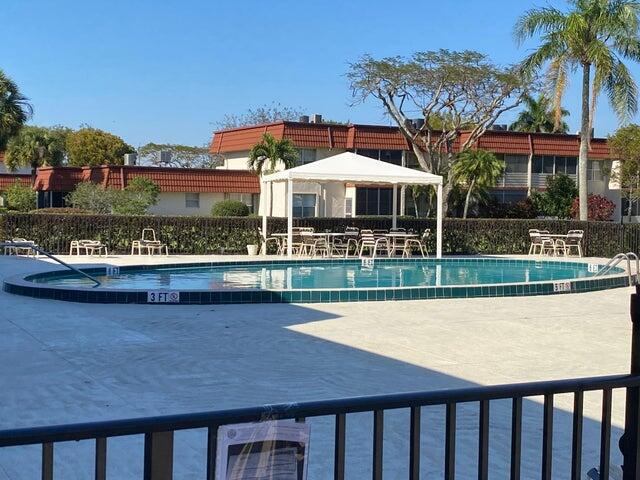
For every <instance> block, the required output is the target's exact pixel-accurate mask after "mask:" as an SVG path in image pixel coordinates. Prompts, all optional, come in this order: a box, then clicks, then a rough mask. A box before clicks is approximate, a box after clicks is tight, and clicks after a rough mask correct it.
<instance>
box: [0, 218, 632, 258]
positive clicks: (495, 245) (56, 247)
mask: <svg viewBox="0 0 640 480" xmlns="http://www.w3.org/2000/svg"><path fill="white" fill-rule="evenodd" d="M260 224H261V220H260V218H257V217H239V218H230V217H226V218H213V217H153V216H120V215H58V214H13V213H12V214H4V215H0V240H9V239H12V238H16V237H19V238H26V239H29V240H34V241H36V242H37V243H38V244H39V245H40V246H41V247H43V248H44V249H45V250H47V251H49V252H51V253H54V254H64V253H68V252H69V245H70V243H71V241H72V240H80V239H95V240H100V241H102V242H103V243H105V244H106V245H107V246H108V247H109V251H110V252H113V253H128V252H129V251H130V250H131V242H132V241H133V240H137V239H139V238H140V235H141V232H142V229H143V228H154V229H155V230H156V232H157V234H158V236H159V237H160V238H161V239H162V241H163V243H166V244H167V245H169V249H170V251H171V252H172V253H175V254H198V255H204V254H220V253H232V254H238V253H241V254H246V252H247V251H246V245H247V244H250V243H258V227H259V226H260ZM294 224H295V225H298V226H311V227H314V228H316V230H318V231H325V230H330V231H344V228H345V227H346V226H356V227H359V228H389V227H390V226H391V219H390V218H389V217H357V218H300V219H295V221H294ZM398 226H401V227H405V228H411V229H414V230H416V231H422V230H424V229H425V228H431V229H432V230H433V229H435V220H433V219H415V218H410V217H403V218H400V219H399V220H398ZM530 228H537V229H543V230H549V231H551V232H553V233H566V232H567V231H568V230H572V229H581V230H584V232H585V235H584V241H583V247H584V251H585V254H586V255H587V256H597V257H612V256H613V255H615V254H617V253H620V252H629V251H632V252H640V224H624V225H622V224H617V223H612V222H577V221H570V220H518V219H467V220H463V219H459V218H447V219H445V220H444V225H443V251H444V253H445V254H458V255H460V254H462V255H469V254H523V253H527V250H528V248H529V243H530V239H529V234H528V230H529V229H530ZM285 230H286V219H283V218H271V219H269V231H270V232H282V231H285ZM430 241H431V242H432V245H430V248H429V250H430V251H435V235H432V237H431V239H430Z"/></svg>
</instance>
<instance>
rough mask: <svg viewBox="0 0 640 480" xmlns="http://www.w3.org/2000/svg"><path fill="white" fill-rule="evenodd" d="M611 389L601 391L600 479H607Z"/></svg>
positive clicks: (609, 451)
mask: <svg viewBox="0 0 640 480" xmlns="http://www.w3.org/2000/svg"><path fill="white" fill-rule="evenodd" d="M610 448H611V389H610V388H605V389H604V390H603V391H602V420H601V423H600V478H603V479H604V478H609V465H610V457H611V455H610V453H611V450H610Z"/></svg>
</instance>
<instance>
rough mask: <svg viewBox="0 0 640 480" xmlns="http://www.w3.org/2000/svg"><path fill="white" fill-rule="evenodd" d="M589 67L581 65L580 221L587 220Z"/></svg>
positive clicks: (589, 133)
mask: <svg viewBox="0 0 640 480" xmlns="http://www.w3.org/2000/svg"><path fill="white" fill-rule="evenodd" d="M590 73H591V65H590V64H588V63H583V64H582V117H581V122H580V154H579V156H578V198H579V200H580V220H581V221H586V220H588V219H589V209H588V204H587V202H588V197H589V184H588V180H587V162H588V159H589V141H590V137H591V132H590V131H589V127H590V125H589V123H590V122H589V95H590V89H589V84H590V81H591V79H590Z"/></svg>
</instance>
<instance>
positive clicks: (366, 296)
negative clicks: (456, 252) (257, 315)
mask: <svg viewBox="0 0 640 480" xmlns="http://www.w3.org/2000/svg"><path fill="white" fill-rule="evenodd" d="M443 261H444V262H447V263H454V264H455V263H469V262H477V263H487V264H496V263H501V264H504V263H506V264H508V265H543V264H553V265H556V266H560V267H575V266H578V265H580V266H583V265H584V263H582V262H571V261H561V260H559V261H556V260H554V261H548V260H547V261H544V260H531V259H520V258H517V259H516V258H506V259H505V258H491V257H489V258H469V257H459V258H445V259H442V260H436V259H423V258H420V257H417V258H377V259H376V263H383V264H399V263H402V264H411V263H417V262H420V263H426V264H436V263H438V262H443ZM359 263H361V260H360V259H358V258H355V259H273V260H259V261H229V262H228V261H220V262H193V263H180V264H161V265H127V266H121V267H120V271H129V272H131V271H144V270H151V269H162V268H191V267H229V266H248V265H272V266H277V265H282V264H287V265H299V264H304V265H313V264H324V265H326V264H359ZM82 270H83V271H84V272H86V273H88V274H105V271H106V267H90V268H83V269H82ZM613 271H614V272H615V273H616V274H615V275H607V276H603V277H589V278H580V279H573V280H566V281H564V280H562V281H560V282H561V283H564V282H570V286H571V287H570V291H554V284H555V283H558V281H544V282H533V283H505V284H494V285H455V286H428V287H395V288H369V289H311V290H249V289H242V290H240V289H239V290H230V289H226V290H206V291H203V290H196V291H180V301H179V302H178V303H161V304H153V305H211V304H249V303H341V302H361V301H401V300H426V299H450V298H476V297H514V296H535V295H563V294H568V293H582V292H591V291H596V290H606V289H610V288H618V287H625V286H628V285H629V280H628V276H627V275H626V274H625V273H624V271H623V270H622V269H619V268H616V269H614V270H613ZM69 275H74V274H73V272H70V273H67V271H61V270H54V271H49V272H43V273H37V274H32V275H27V276H25V277H14V278H11V279H7V280H5V281H4V282H3V291H5V292H7V293H11V294H15V295H23V296H28V297H33V298H41V299H51V300H61V301H68V302H77V303H100V304H149V303H148V301H147V291H146V290H119V289H117V290H116V289H100V288H96V289H94V288H71V287H54V286H50V285H47V284H46V283H35V282H33V280H37V279H48V278H56V277H57V278H62V277H66V276H69ZM635 280H637V279H634V281H635Z"/></svg>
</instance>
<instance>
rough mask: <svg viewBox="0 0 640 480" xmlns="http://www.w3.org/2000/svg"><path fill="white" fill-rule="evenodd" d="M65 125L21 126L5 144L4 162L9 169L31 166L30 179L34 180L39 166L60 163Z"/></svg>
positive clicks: (65, 133)
mask: <svg viewBox="0 0 640 480" xmlns="http://www.w3.org/2000/svg"><path fill="white" fill-rule="evenodd" d="M69 131H70V130H69V129H68V128H65V127H51V128H45V127H34V126H26V127H22V129H20V131H19V132H18V134H17V135H15V136H14V137H12V138H11V140H9V142H8V144H7V150H6V156H5V163H6V165H7V167H8V168H9V170H16V169H18V168H19V167H30V168H31V181H32V183H33V182H34V181H35V175H36V169H38V168H39V167H44V166H50V167H57V166H59V165H62V163H63V162H64V160H65V156H66V143H65V140H66V137H67V135H68V134H69Z"/></svg>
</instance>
